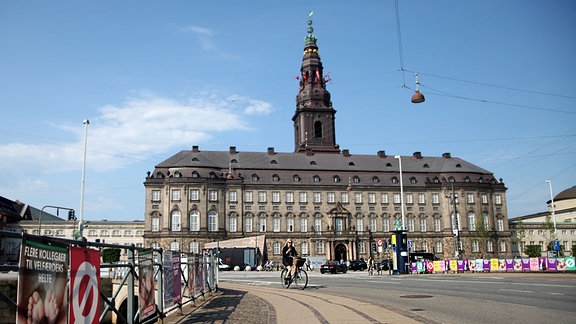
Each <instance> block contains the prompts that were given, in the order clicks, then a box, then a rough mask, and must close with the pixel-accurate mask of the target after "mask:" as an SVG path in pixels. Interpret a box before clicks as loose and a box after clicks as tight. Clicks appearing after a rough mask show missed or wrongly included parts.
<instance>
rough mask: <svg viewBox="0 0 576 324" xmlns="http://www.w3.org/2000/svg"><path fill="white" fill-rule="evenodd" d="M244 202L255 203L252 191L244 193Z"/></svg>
mask: <svg viewBox="0 0 576 324" xmlns="http://www.w3.org/2000/svg"><path fill="white" fill-rule="evenodd" d="M244 201H245V202H249V203H251V202H252V201H253V195H252V191H245V192H244Z"/></svg>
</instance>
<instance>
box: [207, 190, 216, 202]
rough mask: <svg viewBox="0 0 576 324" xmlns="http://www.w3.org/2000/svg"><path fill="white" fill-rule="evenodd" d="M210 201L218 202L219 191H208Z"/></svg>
mask: <svg viewBox="0 0 576 324" xmlns="http://www.w3.org/2000/svg"><path fill="white" fill-rule="evenodd" d="M208 200H210V201H218V191H217V190H208Z"/></svg>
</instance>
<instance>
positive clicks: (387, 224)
mask: <svg viewBox="0 0 576 324" xmlns="http://www.w3.org/2000/svg"><path fill="white" fill-rule="evenodd" d="M382 231H383V232H389V231H390V221H389V220H388V218H387V217H386V218H382Z"/></svg>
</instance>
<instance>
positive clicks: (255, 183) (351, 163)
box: [144, 21, 512, 262]
mask: <svg viewBox="0 0 576 324" xmlns="http://www.w3.org/2000/svg"><path fill="white" fill-rule="evenodd" d="M308 25H309V26H308V34H307V36H306V38H305V45H304V54H303V58H302V64H301V76H300V77H299V80H300V86H299V91H298V94H297V96H296V110H295V112H294V116H293V117H292V122H293V125H294V152H277V151H276V150H275V149H274V148H273V147H269V148H268V149H267V150H266V151H264V152H244V151H242V150H238V149H237V148H236V147H235V146H230V148H229V150H227V151H204V150H202V149H201V148H200V147H198V146H193V147H192V149H191V150H183V151H180V152H178V153H176V154H174V155H173V156H171V157H169V158H168V159H166V160H165V161H163V162H161V163H159V164H158V165H156V166H155V168H154V171H153V172H148V175H147V176H146V180H145V182H144V186H145V189H146V207H145V230H144V245H145V246H154V247H162V248H164V249H171V250H181V251H184V252H195V253H198V252H201V251H202V249H203V248H204V246H205V245H206V244H209V243H213V242H221V241H226V240H231V239H240V238H249V237H262V236H263V237H265V239H264V240H262V239H260V240H259V244H258V247H259V253H260V255H261V259H260V260H261V261H265V260H273V261H275V262H279V261H280V259H281V250H282V247H283V245H284V242H285V241H286V240H287V239H288V238H291V239H293V241H294V242H295V246H296V248H297V250H298V252H299V253H300V254H301V255H303V256H305V257H308V258H311V259H312V260H324V259H325V260H344V261H347V260H352V259H367V258H368V257H369V256H370V255H373V256H375V258H377V259H378V258H384V257H385V253H386V251H387V249H386V248H385V247H386V242H387V240H388V239H389V238H390V237H391V234H392V232H391V231H393V230H394V229H395V227H398V224H400V226H402V224H403V226H404V228H405V230H406V231H407V236H408V240H409V242H408V243H409V244H408V246H409V250H410V251H426V252H433V253H435V254H436V256H438V257H440V258H445V259H450V258H454V257H460V258H472V257H480V256H483V257H510V256H511V255H512V253H511V247H510V231H509V228H508V216H507V207H506V187H505V185H504V183H503V182H502V180H501V179H500V180H496V179H495V178H494V175H493V173H491V172H489V171H487V170H485V169H483V168H481V167H478V166H476V165H474V164H472V163H470V162H467V161H465V160H462V159H460V158H457V157H453V156H452V155H451V154H450V153H444V154H442V155H441V156H436V157H429V156H425V155H423V154H421V153H420V152H415V153H414V154H413V155H411V156H391V155H388V154H386V152H385V151H378V152H375V154H372V155H364V154H353V153H352V152H350V151H349V150H348V149H340V147H339V145H338V144H337V142H336V125H335V117H336V110H335V109H334V108H333V106H332V101H331V98H330V92H328V90H327V89H326V80H325V77H324V73H323V70H324V68H323V66H322V61H321V59H320V55H319V51H318V46H317V38H316V37H315V36H314V35H313V29H312V26H311V25H312V21H308ZM402 194H403V195H402ZM210 245H212V244H210ZM381 245H383V246H384V248H381V247H380V246H381Z"/></svg>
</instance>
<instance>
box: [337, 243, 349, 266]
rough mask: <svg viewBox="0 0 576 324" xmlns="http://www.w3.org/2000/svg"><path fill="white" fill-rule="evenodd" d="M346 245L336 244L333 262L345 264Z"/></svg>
mask: <svg viewBox="0 0 576 324" xmlns="http://www.w3.org/2000/svg"><path fill="white" fill-rule="evenodd" d="M346 250H347V249H346V245H345V244H338V245H336V247H335V248H334V260H336V261H342V262H346V261H348V257H347V255H348V254H347V253H346Z"/></svg>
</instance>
